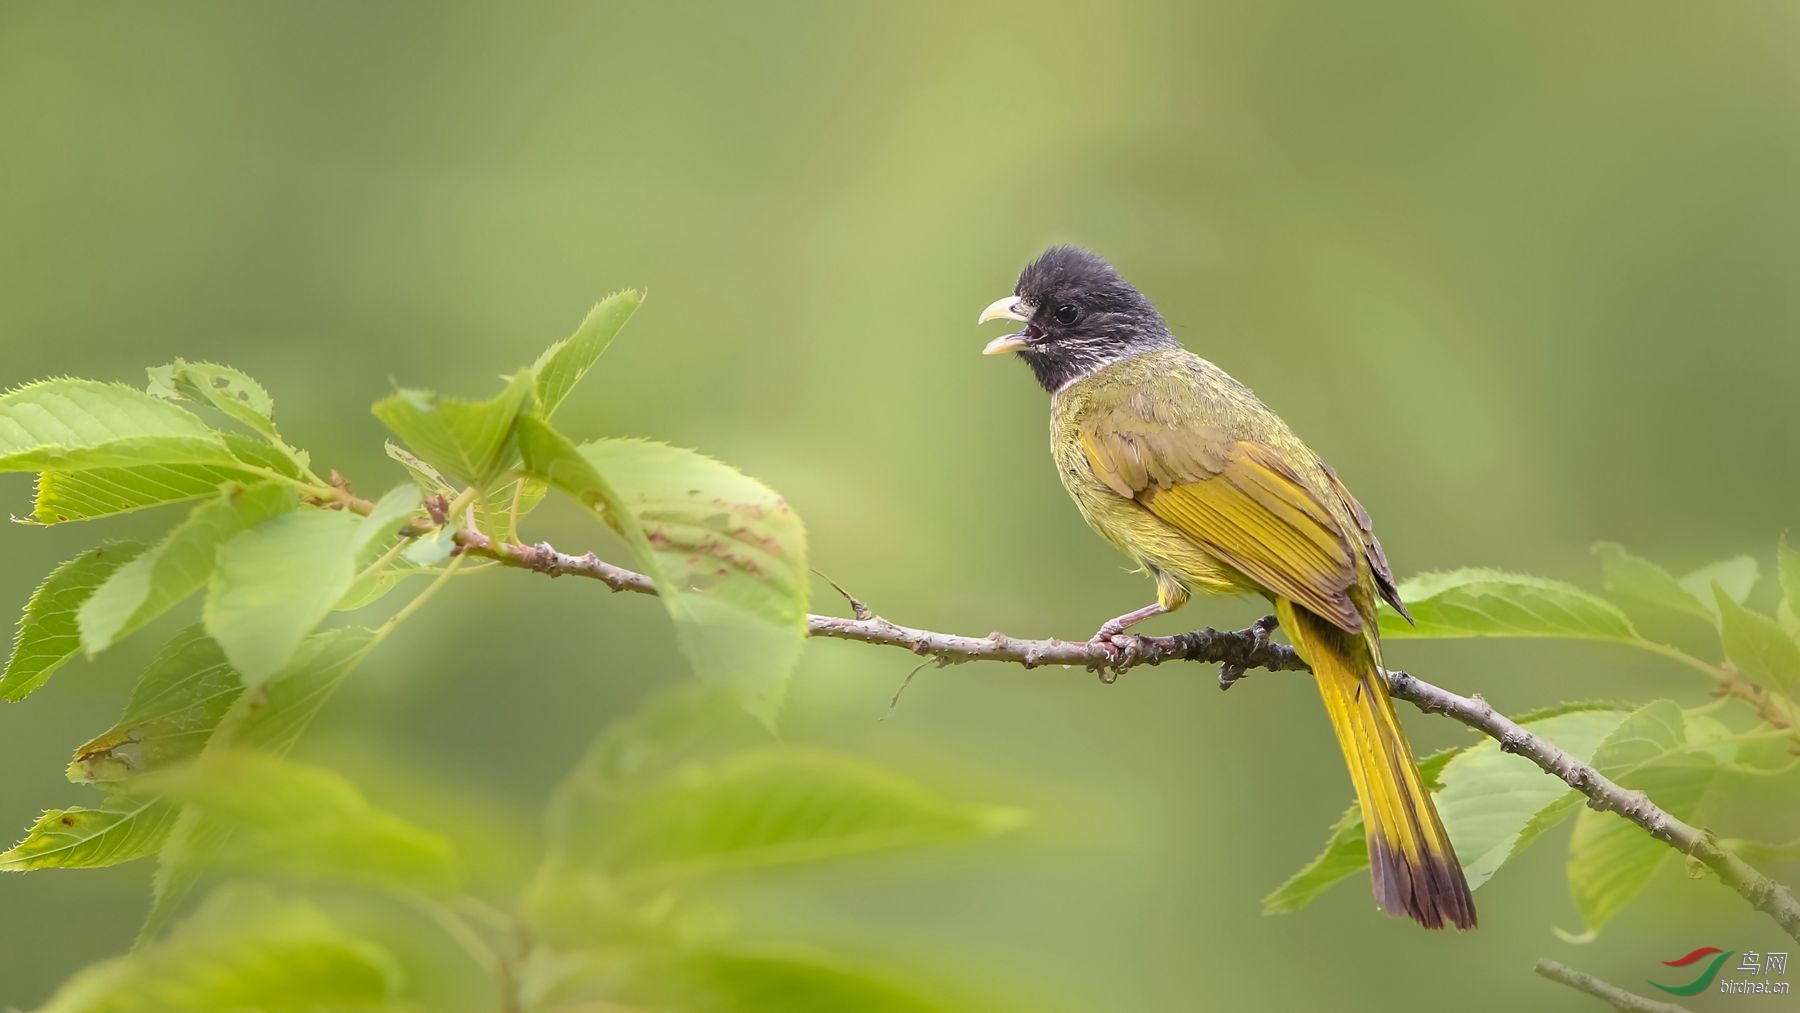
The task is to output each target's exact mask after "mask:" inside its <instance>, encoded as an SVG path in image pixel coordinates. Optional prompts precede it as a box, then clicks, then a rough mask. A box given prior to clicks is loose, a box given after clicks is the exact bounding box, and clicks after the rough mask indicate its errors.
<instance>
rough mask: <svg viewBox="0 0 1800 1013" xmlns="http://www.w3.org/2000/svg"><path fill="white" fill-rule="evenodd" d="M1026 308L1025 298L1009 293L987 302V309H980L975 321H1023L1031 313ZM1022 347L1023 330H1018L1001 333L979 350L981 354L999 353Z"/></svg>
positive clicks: (980, 322) (1023, 343)
mask: <svg viewBox="0 0 1800 1013" xmlns="http://www.w3.org/2000/svg"><path fill="white" fill-rule="evenodd" d="M1027 309H1028V308H1027V306H1026V305H1025V300H1023V299H1021V298H1019V297H1018V296H1016V295H1009V296H1007V297H1005V298H1004V299H995V300H994V301H993V302H991V303H988V307H987V309H984V310H982V311H981V317H980V319H978V320H976V321H975V322H976V323H978V324H985V323H987V322H988V321H989V320H1018V321H1021V322H1025V321H1029V320H1030V319H1031V314H1030V313H1029V312H1027ZM1024 347H1025V332H1024V331H1020V332H1018V333H1017V334H1005V335H1002V336H1000V337H998V338H995V339H994V340H992V341H990V342H988V343H987V347H986V348H983V349H982V350H981V354H983V355H1000V354H1001V353H1003V352H1016V351H1018V350H1019V349H1021V348H1024Z"/></svg>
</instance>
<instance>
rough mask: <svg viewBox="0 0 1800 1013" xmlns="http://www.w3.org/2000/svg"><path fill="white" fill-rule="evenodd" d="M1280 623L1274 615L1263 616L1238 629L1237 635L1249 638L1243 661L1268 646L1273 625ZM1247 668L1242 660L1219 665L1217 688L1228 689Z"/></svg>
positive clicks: (1241, 676)
mask: <svg viewBox="0 0 1800 1013" xmlns="http://www.w3.org/2000/svg"><path fill="white" fill-rule="evenodd" d="M1280 625H1281V622H1280V620H1278V619H1276V618H1275V617H1274V616H1263V617H1262V618H1261V619H1258V620H1257V621H1255V622H1253V623H1251V624H1250V625H1249V626H1246V627H1244V628H1243V629H1241V630H1239V631H1238V635H1239V636H1243V637H1248V638H1249V639H1250V646H1249V647H1248V648H1246V649H1245V650H1244V653H1243V659H1244V661H1248V660H1249V658H1250V656H1251V655H1252V654H1255V653H1256V652H1257V651H1260V650H1262V649H1263V648H1265V647H1267V646H1269V634H1270V633H1273V632H1274V631H1275V627H1277V626H1280ZM1248 668H1249V666H1248V665H1246V664H1244V662H1243V661H1227V662H1225V663H1224V664H1222V665H1220V666H1219V688H1220V689H1230V688H1231V684H1232V683H1234V682H1236V681H1238V680H1239V679H1242V678H1243V677H1244V672H1245V670H1247V669H1248Z"/></svg>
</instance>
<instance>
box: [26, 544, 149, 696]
mask: <svg viewBox="0 0 1800 1013" xmlns="http://www.w3.org/2000/svg"><path fill="white" fill-rule="evenodd" d="M143 551H144V547H143V546H142V545H139V544H138V543H136V542H109V543H107V544H105V545H102V546H100V547H99V548H96V549H89V550H88V551H86V552H84V553H82V554H81V555H79V556H76V557H75V558H74V559H71V560H69V561H68V562H66V563H64V564H62V565H61V566H59V567H57V568H56V569H54V570H52V571H50V575H49V576H48V577H45V578H44V582H43V583H42V584H40V585H38V589H37V591H35V592H34V593H33V594H32V596H31V599H30V600H29V601H27V602H26V603H25V611H24V614H22V615H21V616H20V617H19V626H18V631H17V632H16V633H15V634H14V635H13V650H12V656H11V657H10V658H9V659H8V660H7V662H6V669H5V672H4V673H3V674H0V697H3V698H5V699H7V700H22V699H24V698H25V695H26V694H28V693H30V692H31V691H32V690H34V689H37V688H38V687H39V686H42V685H43V684H44V681H45V680H47V679H49V678H50V676H51V674H52V673H54V672H55V671H56V670H57V669H58V668H61V667H62V665H63V663H64V662H66V661H68V660H69V659H70V658H72V657H74V656H75V653H76V652H77V651H79V650H80V649H81V630H80V627H79V625H78V623H77V621H76V616H77V615H78V614H79V612H80V609H81V606H82V603H83V602H85V601H87V600H88V596H89V595H92V594H93V593H94V589H95V588H97V587H99V586H100V585H102V584H104V583H105V582H106V580H107V578H108V577H110V576H112V575H113V574H114V573H115V572H117V571H118V569H119V568H120V567H122V566H124V565H126V564H127V563H129V562H131V560H132V559H133V558H134V557H136V556H137V555H138V554H139V553H141V552H143Z"/></svg>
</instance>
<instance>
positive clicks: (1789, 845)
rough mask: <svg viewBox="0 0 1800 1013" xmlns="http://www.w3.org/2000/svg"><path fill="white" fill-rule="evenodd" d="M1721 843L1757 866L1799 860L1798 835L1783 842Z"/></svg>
mask: <svg viewBox="0 0 1800 1013" xmlns="http://www.w3.org/2000/svg"><path fill="white" fill-rule="evenodd" d="M1719 843H1720V844H1721V845H1724V847H1725V848H1726V849H1727V850H1729V851H1732V852H1735V853H1736V854H1737V856H1738V857H1739V858H1742V859H1743V860H1744V861H1746V862H1749V863H1750V864H1751V865H1754V866H1756V867H1758V868H1761V867H1763V866H1767V865H1774V864H1776V863H1777V862H1800V837H1797V838H1795V839H1794V840H1791V841H1788V842H1786V843H1784V844H1770V843H1768V842H1765V841H1745V840H1727V841H1720V842H1719Z"/></svg>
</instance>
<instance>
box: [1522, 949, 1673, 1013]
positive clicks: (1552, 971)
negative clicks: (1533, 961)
mask: <svg viewBox="0 0 1800 1013" xmlns="http://www.w3.org/2000/svg"><path fill="white" fill-rule="evenodd" d="M1535 970H1536V971H1537V973H1538V974H1540V975H1542V976H1544V977H1546V978H1549V979H1550V980H1551V981H1555V982H1560V983H1562V984H1564V985H1567V986H1569V987H1570V988H1572V989H1574V990H1576V991H1577V992H1586V993H1587V994H1588V995H1591V996H1593V997H1595V998H1597V999H1604V1000H1606V1001H1607V1002H1608V1003H1611V1004H1612V1008H1613V1009H1615V1010H1619V1011H1620V1013H1688V1008H1687V1007H1686V1006H1677V1005H1675V1004H1674V1003H1672V1002H1661V1001H1659V1000H1656V999H1646V998H1644V997H1643V996H1641V995H1638V994H1637V993H1636V992H1627V991H1625V990H1624V989H1622V988H1620V987H1619V986H1617V985H1609V984H1607V983H1606V982H1604V981H1601V980H1600V979H1599V978H1596V977H1594V976H1593V975H1591V974H1583V973H1582V972H1580V971H1577V970H1575V969H1574V968H1572V967H1570V966H1568V965H1567V964H1559V963H1557V962H1556V961H1554V960H1550V959H1548V958H1544V959H1540V960H1539V961H1538V962H1537V967H1536V968H1535Z"/></svg>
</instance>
